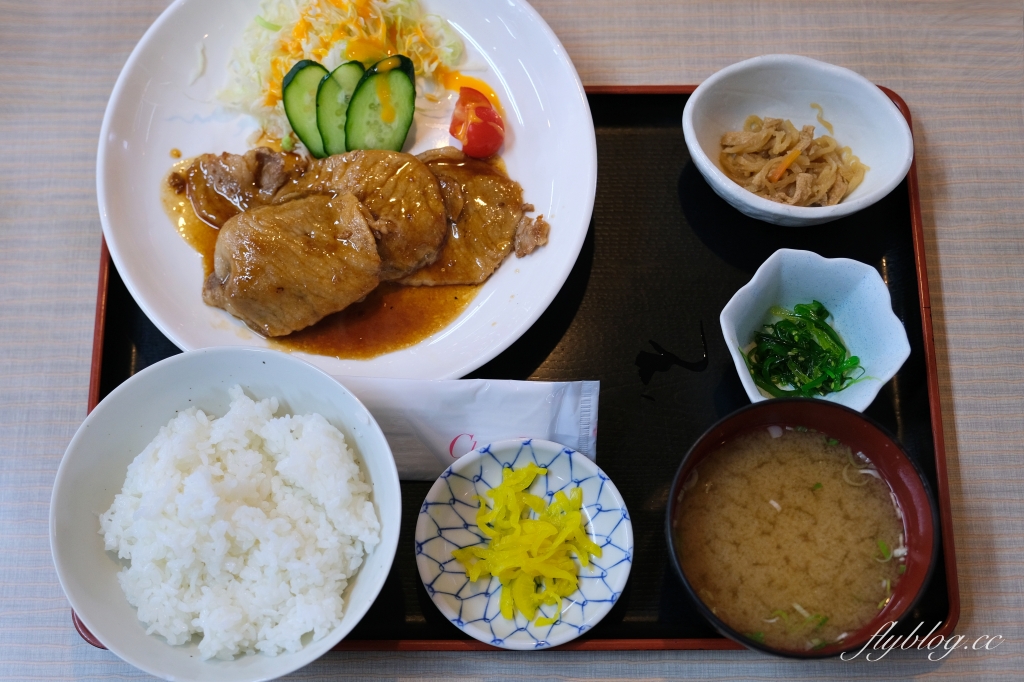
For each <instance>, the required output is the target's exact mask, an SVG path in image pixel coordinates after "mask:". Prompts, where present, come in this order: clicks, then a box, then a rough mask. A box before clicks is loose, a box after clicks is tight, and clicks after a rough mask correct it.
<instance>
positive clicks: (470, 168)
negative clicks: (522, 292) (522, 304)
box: [402, 147, 529, 286]
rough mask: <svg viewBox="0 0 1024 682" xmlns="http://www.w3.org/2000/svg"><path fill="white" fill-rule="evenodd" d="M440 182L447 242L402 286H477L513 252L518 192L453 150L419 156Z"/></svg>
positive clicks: (518, 217)
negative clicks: (432, 259) (447, 229)
mask: <svg viewBox="0 0 1024 682" xmlns="http://www.w3.org/2000/svg"><path fill="white" fill-rule="evenodd" d="M419 158H420V160H422V161H423V162H424V163H425V164H426V166H427V168H429V169H430V170H431V172H433V173H434V175H436V176H437V179H438V180H439V181H440V183H441V194H442V195H443V196H444V203H445V209H446V210H447V213H448V225H449V232H448V239H447V240H446V241H445V243H444V246H443V247H441V253H440V254H439V255H438V257H437V260H435V261H434V262H433V263H432V264H431V265H428V266H427V267H425V268H423V269H421V270H417V271H416V272H414V273H412V274H411V275H409V276H408V277H405V278H404V279H402V284H409V285H413V286H435V285H440V284H479V283H480V282H483V281H484V280H486V279H487V278H488V277H490V276H491V273H493V272H494V270H495V269H496V268H497V267H498V266H499V265H501V262H502V261H503V260H505V258H506V257H507V256H508V254H509V253H510V252H511V251H512V247H513V244H514V241H515V236H516V230H517V228H518V227H519V225H520V223H521V222H522V221H524V220H529V219H528V218H525V216H524V215H523V208H524V206H523V188H522V187H520V186H519V183H518V182H516V181H514V180H510V179H509V178H508V177H506V176H505V174H504V173H502V172H501V171H500V170H498V169H497V168H495V167H494V166H492V165H491V164H489V163H486V162H484V161H478V160H477V159H473V158H470V157H468V156H466V155H465V154H463V153H462V152H461V151H459V150H458V149H455V148H454V147H443V148H441V149H432V150H430V151H428V152H424V153H423V154H420V156H419Z"/></svg>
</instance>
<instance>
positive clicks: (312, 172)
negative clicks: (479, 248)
mask: <svg viewBox="0 0 1024 682" xmlns="http://www.w3.org/2000/svg"><path fill="white" fill-rule="evenodd" d="M346 193H348V194H352V195H354V196H355V197H356V198H357V199H359V201H361V202H362V203H363V204H364V205H365V206H366V208H367V209H368V210H369V214H370V217H369V223H370V228H371V229H372V230H373V233H374V236H375V237H376V238H377V250H378V252H379V253H380V258H381V273H380V278H381V279H382V280H393V279H399V278H401V277H404V276H405V275H408V274H409V273H410V272H413V271H414V270H418V269H419V268H421V267H423V266H424V265H428V264H430V263H432V262H434V259H435V258H437V253H438V251H439V249H440V248H441V244H442V243H443V242H444V238H445V235H446V234H447V231H448V226H447V223H446V220H445V208H444V201H443V200H442V198H441V188H440V187H439V186H438V182H437V178H435V177H434V175H433V173H431V172H430V170H429V169H428V168H427V167H426V166H425V165H424V164H423V163H422V162H421V161H420V160H419V159H417V158H416V157H415V156H410V155H409V154H403V153H401V152H389V151H380V150H360V151H354V152H348V153H347V154H338V155H336V156H329V157H327V158H326V159H318V160H314V161H312V162H310V164H309V170H307V171H306V173H305V174H304V175H303V176H302V177H300V178H296V179H294V180H292V181H290V182H288V183H287V184H286V185H285V186H284V187H282V188H281V190H280V191H279V192H278V193H277V196H276V197H275V198H274V203H282V202H286V201H291V200H293V199H296V198H298V197H305V196H310V195H312V194H328V195H334V194H346Z"/></svg>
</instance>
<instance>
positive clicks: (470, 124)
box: [448, 88, 505, 159]
mask: <svg viewBox="0 0 1024 682" xmlns="http://www.w3.org/2000/svg"><path fill="white" fill-rule="evenodd" d="M448 132H449V133H451V135H452V137H454V138H455V139H456V140H458V141H459V142H461V143H462V152H463V153H464V154H465V155H466V156H472V157H474V158H477V159H484V158H487V157H488V156H493V155H494V154H497V153H498V149H500V148H501V143H502V142H504V141H505V123H504V121H502V120H501V115H500V114H499V113H498V112H497V111H495V109H494V107H493V106H491V103H490V101H489V100H488V99H487V98H486V97H484V95H483V94H481V93H480V92H479V91H478V90H474V89H473V88H459V101H458V102H456V104H455V113H454V114H452V124H451V126H449V128H448Z"/></svg>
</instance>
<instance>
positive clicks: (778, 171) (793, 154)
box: [768, 149, 802, 182]
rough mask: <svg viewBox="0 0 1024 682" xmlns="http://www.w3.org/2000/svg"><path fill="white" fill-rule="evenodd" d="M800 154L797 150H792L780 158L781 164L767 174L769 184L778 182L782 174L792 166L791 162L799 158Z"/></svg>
mask: <svg viewBox="0 0 1024 682" xmlns="http://www.w3.org/2000/svg"><path fill="white" fill-rule="evenodd" d="M801 153H802V152H801V151H800V150H799V149H793V150H791V151H790V152H789V153H788V154H786V155H785V156H783V157H782V163H780V164H779V165H778V166H776V167H775V168H773V169H772V172H771V173H769V174H768V181H769V182H778V181H779V179H781V178H782V174H783V173H785V172H786V169H787V168H789V167H790V166H792V165H793V162H794V161H796V160H797V159H798V158H800V154H801Z"/></svg>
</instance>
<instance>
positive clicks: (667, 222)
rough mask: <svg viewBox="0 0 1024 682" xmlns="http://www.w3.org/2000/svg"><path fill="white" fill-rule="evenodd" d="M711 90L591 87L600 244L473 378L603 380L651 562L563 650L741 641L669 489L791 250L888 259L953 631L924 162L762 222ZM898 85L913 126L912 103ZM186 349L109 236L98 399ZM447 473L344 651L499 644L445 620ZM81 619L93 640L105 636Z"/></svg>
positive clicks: (916, 455) (409, 492) (938, 574)
mask: <svg viewBox="0 0 1024 682" xmlns="http://www.w3.org/2000/svg"><path fill="white" fill-rule="evenodd" d="M694 87H695V86H638V87H617V86H609V87H603V86H592V87H589V88H587V93H588V98H589V100H590V106H591V112H592V114H593V117H594V125H595V129H596V132H597V145H598V188H597V199H596V202H595V207H594V218H593V221H592V223H591V228H590V232H589V234H588V237H587V240H586V242H585V244H584V246H583V250H582V251H581V253H580V257H579V259H578V261H577V263H576V266H575V267H574V269H573V272H572V274H571V275H570V276H569V279H568V280H567V281H566V284H565V286H564V287H563V288H562V291H561V293H559V295H558V297H557V298H556V299H555V301H554V302H553V303H552V304H551V306H550V307H549V309H548V310H547V312H545V314H544V315H543V316H542V317H541V318H540V320H538V322H537V323H536V324H535V325H534V326H533V327H532V328H531V329H530V330H529V331H528V332H527V333H526V334H525V335H524V336H523V337H522V339H520V340H519V341H517V342H516V343H515V344H513V345H512V346H511V347H510V348H509V349H508V350H507V351H505V352H504V353H502V354H501V355H500V356H498V357H497V358H495V359H494V360H493V361H491V362H490V363H488V364H487V365H485V366H484V367H482V368H481V369H480V370H477V371H476V372H474V373H473V375H472V376H474V377H489V378H502V379H504V378H509V379H540V380H552V381H558V380H578V379H600V380H601V382H602V384H601V436H600V439H599V441H598V445H599V452H600V455H599V456H600V463H601V466H602V468H603V469H604V470H605V471H606V472H607V473H608V474H609V475H610V476H611V477H612V479H613V480H614V481H615V483H616V486H617V487H618V488H619V490H620V492H621V493H622V495H623V497H624V498H625V500H626V503H627V505H628V507H629V509H630V515H631V517H632V519H633V528H634V534H635V556H634V563H633V569H632V574H631V576H630V582H629V585H628V586H627V588H626V590H625V591H624V592H623V594H622V596H621V597H620V599H619V601H618V603H617V604H616V606H615V607H614V609H613V610H612V611H611V613H609V614H608V616H607V617H606V618H605V619H604V620H603V621H602V622H601V623H600V624H598V625H597V626H596V627H595V628H593V629H592V630H591V631H589V632H588V633H587V635H586V636H584V637H581V638H579V639H577V640H575V641H573V642H571V643H569V644H566V645H564V646H562V647H559V648H561V649H568V650H644V649H647V650H650V649H737V648H741V647H740V646H739V645H737V644H735V643H734V642H732V641H731V640H728V639H726V638H724V637H722V636H721V635H719V633H717V632H716V631H715V630H714V629H713V628H712V627H711V625H710V624H709V623H708V622H707V621H706V620H704V618H703V617H702V616H700V614H699V613H698V612H697V610H696V608H695V607H694V605H693V604H692V602H690V601H689V598H688V597H687V596H686V594H685V592H684V591H683V589H682V587H681V586H680V585H679V584H678V581H677V579H676V577H675V575H674V574H673V573H672V569H671V567H670V566H669V562H668V557H667V548H666V543H665V540H664V513H665V499H666V496H667V490H668V485H669V482H670V481H671V479H672V474H673V473H674V472H675V470H676V467H677V466H678V464H679V461H680V460H681V458H682V456H683V454H684V453H685V452H686V450H687V449H688V448H689V446H690V445H691V444H692V443H693V442H694V441H695V440H696V439H697V437H699V436H700V434H701V433H703V431H704V430H705V429H706V428H707V427H708V426H710V425H711V424H712V423H714V422H715V421H717V420H718V419H719V418H720V417H722V416H724V415H725V414H728V413H729V412H731V411H733V410H734V409H737V408H739V407H741V406H743V405H745V404H747V402H748V401H747V398H746V395H745V393H744V392H743V389H742V387H741V385H740V383H739V380H738V378H737V377H736V374H735V369H734V368H733V365H732V360H731V358H730V357H729V354H728V352H727V350H726V348H725V342H724V340H723V339H722V338H721V334H720V333H719V332H718V330H717V324H716V321H717V318H718V314H719V312H720V311H721V309H722V306H724V304H725V303H726V302H727V301H728V300H729V298H730V297H731V296H732V294H733V293H734V292H735V291H736V289H738V288H739V287H740V286H742V285H743V284H745V283H746V282H747V281H748V280H749V279H750V276H751V275H752V274H753V272H754V270H756V268H757V267H758V266H759V265H760V264H761V263H762V262H763V261H764V259H765V258H767V256H768V255H770V254H771V253H772V252H774V251H775V250H776V249H778V248H782V247H790V248H803V249H809V250H812V251H816V252H817V253H820V254H822V255H824V256H826V257H839V256H845V257H849V258H854V259H857V260H860V261H862V262H865V263H869V264H872V265H874V266H875V267H876V268H878V269H879V271H880V272H881V274H882V276H883V279H884V280H885V281H886V284H887V285H888V287H889V291H890V294H891V297H892V301H893V310H894V312H896V314H897V316H898V317H900V319H901V320H902V321H903V323H904V325H905V326H906V329H907V334H908V337H909V338H910V343H911V355H910V359H909V360H908V361H907V363H906V364H905V365H904V367H903V368H902V369H901V370H900V372H899V373H898V374H897V376H896V378H895V379H894V380H893V381H891V382H889V384H887V385H886V387H885V388H884V389H883V390H882V391H881V392H880V393H879V396H878V398H877V399H876V400H875V402H874V403H873V404H872V405H871V407H869V408H868V410H866V413H867V414H868V415H870V416H871V417H873V418H874V419H875V420H876V421H878V422H880V423H881V424H882V425H883V426H885V427H886V428H888V429H889V431H891V432H892V433H894V434H896V436H897V437H898V438H899V440H900V441H901V443H902V444H903V446H904V448H905V449H906V450H907V452H908V454H909V455H910V456H911V457H912V458H913V459H915V460H916V461H917V463H918V464H919V465H920V466H921V468H922V470H923V472H924V473H925V476H926V478H927V479H928V480H929V483H930V484H931V487H932V490H933V492H934V493H935V497H936V499H937V501H938V506H939V517H940V524H941V530H942V549H941V552H940V555H939V556H940V558H939V565H938V566H936V568H935V572H934V574H933V577H932V581H931V584H930V586H929V587H928V589H927V591H926V593H925V594H924V596H923V597H922V599H921V601H920V604H919V605H918V607H917V608H916V609H915V612H914V613H912V614H911V616H910V618H909V619H907V622H906V623H901V627H905V628H906V629H907V630H909V629H911V628H912V627H913V625H914V624H916V623H917V622H925V623H926V624H927V626H928V629H929V630H930V629H931V626H932V625H934V624H935V623H936V622H937V621H941V622H942V626H941V628H939V629H938V630H936V631H935V634H942V635H948V634H949V633H951V632H952V630H953V628H954V627H955V626H956V623H957V620H958V618H959V615H960V598H959V587H958V584H957V578H956V557H955V553H954V545H953V525H952V519H951V516H950V505H949V489H948V482H947V478H946V454H945V448H944V446H943V432H942V418H941V410H940V407H939V387H938V380H937V372H936V364H935V362H936V361H935V348H934V338H933V335H932V318H931V306H930V303H929V296H928V275H927V268H926V265H925V252H924V232H923V227H922V224H921V210H920V202H919V198H918V185H917V170H916V165H913V166H911V168H910V173H909V174H908V175H907V178H906V180H905V181H904V182H903V183H902V184H901V185H900V186H899V187H897V188H896V189H895V190H894V191H893V192H892V193H891V194H890V195H889V196H888V197H886V198H885V199H883V200H882V201H880V202H879V203H878V204H876V205H875V206H872V207H870V208H869V209H865V210H864V211H862V212H860V213H858V214H856V215H853V216H850V217H848V218H845V219H843V220H841V221H837V222H835V223H830V224H829V229H827V230H821V229H812V230H799V229H797V230H794V229H792V228H777V227H775V226H771V225H767V224H765V223H760V222H757V221H755V220H753V219H750V218H747V217H745V216H742V215H741V214H739V213H738V212H737V211H735V210H734V209H732V208H731V207H729V206H728V205H727V204H725V203H724V202H723V201H722V200H721V199H720V198H718V197H717V196H716V195H715V194H714V193H713V192H712V191H711V189H710V188H709V187H708V186H707V184H706V183H705V182H704V180H703V178H702V177H701V176H700V174H699V173H698V172H697V171H696V169H695V168H694V167H693V164H691V163H690V162H689V156H688V154H687V152H686V146H685V144H684V142H683V135H682V128H681V117H682V111H683V106H684V105H685V103H686V99H687V97H688V96H689V94H690V93H692V92H693V89H694ZM883 90H884V91H885V92H886V94H888V95H889V97H891V98H892V100H893V102H895V103H896V105H897V106H898V107H899V109H900V111H902V112H903V115H904V116H905V117H906V118H907V121H908V122H910V111H909V109H908V108H907V106H906V103H905V102H904V101H903V100H902V99H901V98H900V97H899V96H898V95H896V94H895V93H893V92H892V91H890V90H887V89H885V88H883ZM553 229H557V223H556V224H555V226H554V228H553ZM849 234H856V235H857V238H856V239H849V238H847V237H846V235H849ZM197 295H198V294H197ZM701 323H703V325H704V328H705V329H706V330H707V332H708V334H707V341H708V359H709V366H708V369H707V370H706V371H704V372H701V373H699V374H697V373H689V372H686V371H684V370H682V369H680V368H678V367H677V368H672V369H669V370H668V371H662V372H656V373H655V375H654V376H653V378H649V379H648V381H647V382H645V381H644V380H643V377H642V376H641V374H640V372H639V371H638V368H637V366H636V364H635V361H636V358H637V355H638V353H639V352H641V351H643V350H650V346H649V345H648V342H649V340H655V341H656V342H657V343H658V344H660V346H662V347H664V348H665V349H668V350H670V351H671V352H673V353H675V354H677V355H679V356H681V357H688V356H689V357H698V356H699V354H700V352H701V345H700V324H701ZM176 352H179V351H178V350H177V348H175V347H174V346H173V345H172V344H170V342H169V341H167V339H166V338H164V337H163V336H162V335H161V334H160V333H159V332H158V331H157V330H156V329H155V327H153V325H152V323H150V322H149V320H148V319H146V317H145V315H143V314H142V312H141V311H140V310H139V308H138V307H137V306H136V305H135V303H134V301H132V299H131V297H130V296H129V295H128V293H127V291H126V290H125V288H124V285H123V284H122V283H121V281H120V278H119V276H118V274H117V272H116V270H115V269H114V267H113V265H112V264H111V262H110V259H109V256H108V254H107V250H106V246H105V245H104V246H103V249H102V253H101V262H100V280H99V293H98V297H97V306H96V331H95V338H94V345H93V361H92V375H91V383H90V389H89V409H90V410H91V409H92V408H93V407H94V406H95V405H96V404H97V403H98V402H99V400H100V399H102V397H103V396H104V395H106V394H107V393H108V392H109V391H110V390H112V389H113V388H114V387H115V386H116V385H117V384H119V383H120V382H121V381H124V380H125V379H126V378H127V377H129V376H130V375H131V374H133V373H134V372H136V371H138V370H139V369H142V368H143V367H145V366H146V365H148V364H151V363H153V362H156V361H158V360H160V359H162V358H164V357H167V356H169V355H172V354H174V353H176ZM638 442H642V443H643V454H642V456H640V457H638V456H637V453H636V452H635V444H636V443H638ZM652 482H653V483H652ZM429 487H430V484H429V483H422V482H413V481H403V482H402V498H403V505H404V508H403V527H402V537H401V539H400V544H399V551H398V554H397V556H396V557H395V561H394V567H393V568H392V571H391V574H390V575H389V577H388V581H387V583H386V584H385V588H384V590H383V591H382V592H381V595H380V597H378V599H377V602H375V604H374V606H373V607H372V608H371V609H370V611H369V612H368V613H367V614H366V616H365V617H364V619H363V621H362V622H360V624H359V626H357V628H356V629H355V630H353V632H352V633H351V634H350V636H349V637H348V638H347V639H346V640H345V641H343V642H341V644H339V645H338V648H339V649H344V650H366V651H369V650H377V651H380V650H394V651H468V650H482V649H491V648H493V647H490V646H488V645H486V644H483V643H481V642H478V641H476V640H474V639H469V638H467V636H466V635H464V634H463V633H462V632H461V631H460V630H458V629H457V628H456V627H455V626H453V625H452V624H451V623H449V622H448V621H447V620H446V619H445V618H444V617H443V616H441V614H440V613H439V612H438V611H437V610H436V608H434V606H433V604H432V603H431V602H430V599H429V597H428V596H427V595H426V592H425V591H424V590H423V588H422V585H421V584H420V582H419V577H418V573H417V571H416V565H415V558H414V553H413V541H412V532H413V528H414V527H415V519H416V512H417V511H418V508H419V505H420V502H421V501H422V500H423V498H424V496H425V495H426V492H427V490H428V489H429ZM72 616H73V619H74V624H75V627H76V628H77V629H78V631H79V633H81V635H82V637H84V638H85V639H86V641H88V642H89V643H91V644H93V645H94V646H98V647H102V646H103V645H102V643H101V642H99V641H98V640H97V639H96V638H95V637H93V636H92V634H91V633H89V632H88V631H87V630H86V629H85V627H84V626H83V625H82V624H81V623H80V622H79V620H78V618H77V617H75V616H74V614H72ZM893 634H896V631H894V632H893Z"/></svg>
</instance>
